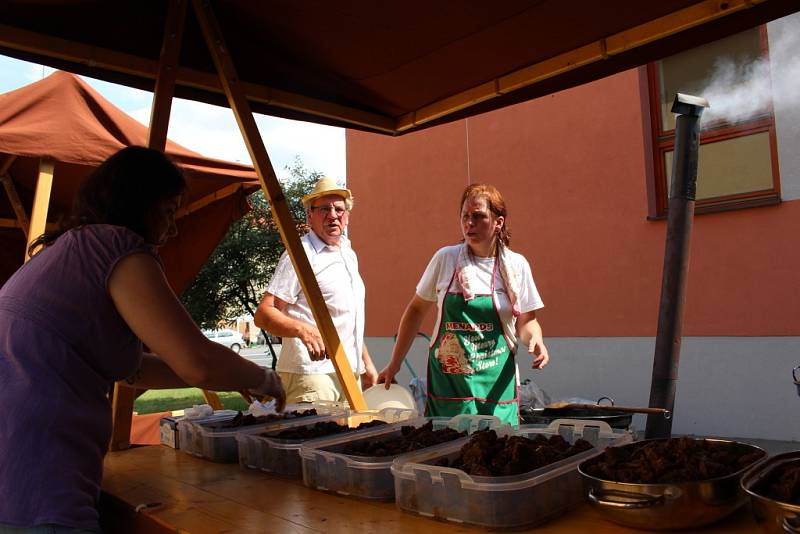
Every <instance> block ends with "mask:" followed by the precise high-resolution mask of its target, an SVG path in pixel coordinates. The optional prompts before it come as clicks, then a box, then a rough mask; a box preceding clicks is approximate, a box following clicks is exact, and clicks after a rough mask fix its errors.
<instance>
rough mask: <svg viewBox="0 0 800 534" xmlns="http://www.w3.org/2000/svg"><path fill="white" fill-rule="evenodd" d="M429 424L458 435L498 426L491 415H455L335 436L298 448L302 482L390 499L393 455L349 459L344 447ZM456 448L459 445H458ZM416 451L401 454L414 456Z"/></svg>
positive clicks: (384, 438)
mask: <svg viewBox="0 0 800 534" xmlns="http://www.w3.org/2000/svg"><path fill="white" fill-rule="evenodd" d="M429 421H432V422H433V429H434V430H439V429H442V428H446V427H448V426H449V427H450V428H453V429H455V430H458V431H459V432H462V431H466V432H471V431H474V430H477V429H481V428H490V427H491V428H494V427H500V426H501V425H500V420H499V419H497V418H496V417H492V416H482V415H458V416H456V417H453V418H452V419H451V418H447V417H418V418H415V419H414V420H411V421H406V422H404V423H402V424H397V425H392V426H391V427H383V428H376V429H370V430H365V431H363V432H358V435H355V434H351V435H339V436H334V437H330V438H324V439H320V440H315V441H313V442H308V443H306V444H305V445H303V447H301V448H300V456H301V458H302V466H303V482H304V483H305V485H306V486H309V487H311V488H315V489H318V490H322V491H330V492H335V493H339V494H342V495H351V496H355V497H361V498H363V499H374V500H393V499H394V489H395V486H394V478H393V477H392V472H391V467H392V462H393V461H394V460H395V459H396V458H401V457H402V456H403V455H397V456H381V457H367V456H352V455H347V454H344V453H343V452H342V451H343V450H344V448H345V447H346V446H348V445H351V444H354V443H357V442H363V441H383V440H387V439H390V438H394V437H397V436H400V435H401V428H402V427H403V426H406V425H411V426H414V427H417V428H419V427H421V426H423V425H425V424H426V423H427V422H429ZM467 439H468V438H466V437H464V438H459V439H456V440H453V441H452V442H447V443H443V444H439V445H434V446H433V447H428V448H427V449H421V450H434V449H437V448H439V447H442V446H447V445H449V444H450V443H455V442H458V443H461V444H462V445H463V444H464V443H465V442H466V440H467ZM459 447H460V445H459ZM418 452H419V451H413V452H409V453H405V455H412V454H416V453H418Z"/></svg>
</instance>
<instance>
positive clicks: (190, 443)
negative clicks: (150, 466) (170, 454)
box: [176, 410, 238, 456]
mask: <svg viewBox="0 0 800 534" xmlns="http://www.w3.org/2000/svg"><path fill="white" fill-rule="evenodd" d="M237 413H238V412H237V411H236V410H217V411H215V412H214V413H213V414H211V415H208V416H204V417H195V418H192V419H188V418H186V417H181V418H180V419H178V421H177V423H176V424H177V429H178V443H180V447H179V448H180V450H182V451H183V452H186V453H189V454H193V455H195V456H200V447H201V442H200V439H199V428H200V427H199V425H201V424H203V423H218V422H223V421H230V420H231V419H233V418H234V417H236V414H237Z"/></svg>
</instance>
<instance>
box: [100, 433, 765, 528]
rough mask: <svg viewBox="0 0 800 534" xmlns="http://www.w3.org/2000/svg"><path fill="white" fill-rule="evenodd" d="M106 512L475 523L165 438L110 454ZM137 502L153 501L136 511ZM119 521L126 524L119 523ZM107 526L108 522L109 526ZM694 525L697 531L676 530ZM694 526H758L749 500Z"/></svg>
mask: <svg viewBox="0 0 800 534" xmlns="http://www.w3.org/2000/svg"><path fill="white" fill-rule="evenodd" d="M103 490H104V492H105V493H106V494H107V495H106V496H105V497H106V498H105V503H106V510H111V512H110V513H108V512H107V513H106V517H109V516H113V517H112V519H113V520H116V526H115V527H113V531H114V532H122V531H123V530H124V531H126V532H143V533H144V532H146V533H147V534H153V533H155V532H165V533H167V532H181V533H183V532H187V533H188V532H192V533H200V534H203V533H211V532H214V533H216V532H230V533H240V532H241V533H255V532H258V533H264V532H275V533H281V534H286V533H298V534H300V533H306V534H311V533H320V532H323V533H325V534H336V533H359V534H360V533H378V534H393V533H408V532H414V533H419V534H428V533H430V534H447V533H451V532H480V531H481V530H480V529H477V528H469V527H464V526H459V525H457V524H454V523H448V522H439V521H434V520H432V519H427V518H424V517H418V516H415V515H412V514H408V513H405V512H402V511H400V510H399V509H398V508H396V507H395V505H394V503H381V502H371V501H364V500H361V499H355V498H348V497H343V496H337V495H332V494H327V493H323V492H320V491H316V490H312V489H310V488H306V487H305V486H303V482H302V480H299V481H298V480H286V479H282V478H277V477H272V476H270V475H268V474H266V473H262V472H260V471H255V470H252V469H244V468H242V467H240V466H239V465H238V464H217V463H213V462H208V461H205V460H201V459H199V458H195V457H193V456H190V455H188V454H185V453H182V452H180V451H176V450H174V449H170V448H168V447H165V446H163V445H153V446H145V447H138V448H134V449H130V450H126V451H119V452H112V453H109V454H108V455H107V457H106V461H105V477H104V480H103ZM138 505H150V506H149V507H147V508H144V509H142V510H141V511H139V512H138V513H137V512H135V511H134V510H135V508H136V507H137V506H138ZM123 527H124V529H123ZM109 530H111V529H109ZM529 532H536V533H541V534H575V533H592V534H606V533H639V532H642V531H640V530H633V529H629V528H625V527H621V526H617V525H615V524H613V523H610V522H607V521H605V520H604V519H602V518H601V517H600V515H599V514H598V513H597V512H596V511H595V510H594V509H592V508H591V507H590V506H588V505H581V506H579V507H578V508H576V509H574V510H571V511H569V512H567V513H566V514H565V515H563V516H561V517H559V518H557V519H554V520H553V521H551V522H549V523H546V524H545V525H542V526H540V527H537V528H534V529H531V530H529ZM681 532H694V531H681ZM697 532H702V533H703V534H712V533H720V534H721V533H725V534H736V533H756V532H760V531H759V529H758V528H757V526H756V524H755V521H754V519H753V518H752V514H751V513H750V510H749V509H748V508H747V507H744V508H742V509H740V510H739V511H737V512H736V513H735V514H733V515H732V516H730V517H728V518H726V519H725V520H724V521H722V522H720V523H717V524H715V525H712V526H710V527H706V528H703V529H701V530H698V531H697Z"/></svg>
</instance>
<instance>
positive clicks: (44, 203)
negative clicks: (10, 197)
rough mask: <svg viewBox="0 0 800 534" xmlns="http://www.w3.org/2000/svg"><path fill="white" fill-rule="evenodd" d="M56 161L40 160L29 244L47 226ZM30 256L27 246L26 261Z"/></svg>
mask: <svg viewBox="0 0 800 534" xmlns="http://www.w3.org/2000/svg"><path fill="white" fill-rule="evenodd" d="M54 169H55V161H53V160H52V159H49V158H42V160H41V161H40V162H39V177H38V179H37V180H36V192H35V193H34V195H33V208H32V209H31V223H30V226H29V231H28V246H30V245H31V243H32V242H33V241H34V240H35V239H36V238H37V237H39V236H40V235H42V234H43V233H44V231H45V228H46V227H47V210H48V209H49V207H50V192H51V191H52V189H53V172H54ZM29 259H31V258H30V256H29V255H28V249H27V247H26V248H25V261H26V262H27V261H28V260H29Z"/></svg>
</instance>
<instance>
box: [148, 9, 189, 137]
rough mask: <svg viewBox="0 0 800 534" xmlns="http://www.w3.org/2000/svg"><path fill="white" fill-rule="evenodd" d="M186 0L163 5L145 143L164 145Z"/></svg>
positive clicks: (173, 92) (181, 37)
mask: <svg viewBox="0 0 800 534" xmlns="http://www.w3.org/2000/svg"><path fill="white" fill-rule="evenodd" d="M186 4H187V0H171V1H170V2H169V6H168V8H167V22H166V24H165V27H164V41H163V43H162V46H161V59H160V60H159V63H158V76H157V77H156V86H155V89H154V90H153V107H152V109H151V111H150V132H149V136H148V140H147V146H149V147H150V148H157V149H158V150H162V151H163V150H164V147H166V146H167V129H168V128H169V116H170V112H171V110H172V96H173V95H174V94H175V77H176V74H177V71H178V57H179V56H180V53H181V41H182V39H183V27H184V21H185V20H186Z"/></svg>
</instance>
